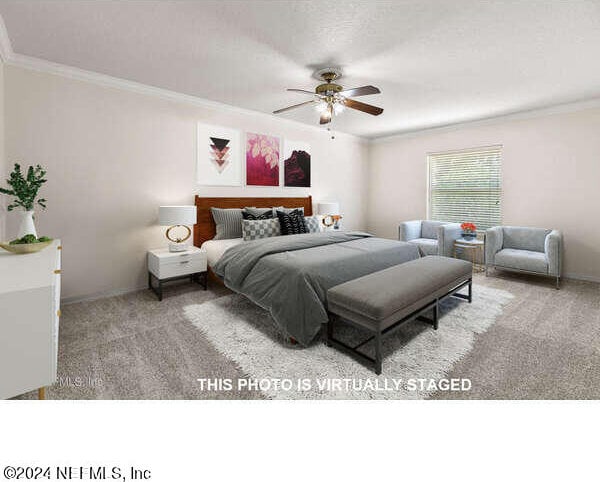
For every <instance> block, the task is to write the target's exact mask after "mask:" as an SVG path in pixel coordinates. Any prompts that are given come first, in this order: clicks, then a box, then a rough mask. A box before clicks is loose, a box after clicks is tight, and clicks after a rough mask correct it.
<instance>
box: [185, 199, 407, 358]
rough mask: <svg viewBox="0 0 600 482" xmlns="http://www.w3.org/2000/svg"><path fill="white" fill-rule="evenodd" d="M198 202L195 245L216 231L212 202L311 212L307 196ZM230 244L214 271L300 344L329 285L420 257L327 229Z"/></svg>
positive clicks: (317, 320) (316, 323)
mask: <svg viewBox="0 0 600 482" xmlns="http://www.w3.org/2000/svg"><path fill="white" fill-rule="evenodd" d="M196 206H198V224H197V225H196V227H195V233H197V234H196V236H195V244H196V245H197V246H200V245H203V243H205V242H206V241H209V240H210V239H211V238H212V237H213V236H214V233H215V227H214V222H213V220H212V216H211V215H210V207H244V206H256V207H272V206H284V207H299V206H302V207H304V211H305V214H306V215H311V214H312V200H311V198H310V197H307V198H201V197H196ZM210 224H212V229H211V226H210ZM232 244H233V245H232V246H229V247H228V248H226V249H225V250H224V251H223V252H222V253H221V254H220V257H219V259H218V260H216V259H213V265H212V267H211V270H212V272H213V273H214V275H215V276H216V277H218V278H219V279H220V280H222V281H223V282H224V284H225V286H227V287H228V288H229V289H231V290H233V291H235V292H237V293H240V294H242V295H244V296H246V297H247V298H249V299H250V300H251V301H253V302H254V303H256V304H257V305H259V306H261V307H262V308H264V309H265V310H268V311H269V312H270V314H271V316H272V317H273V319H274V320H275V322H276V323H277V325H278V327H279V329H280V330H281V332H282V333H283V334H284V335H285V336H287V337H289V338H291V339H294V340H296V341H297V342H299V343H300V344H301V345H304V346H306V345H308V344H310V342H311V341H312V340H313V339H315V337H317V335H318V334H319V333H320V331H321V327H322V326H323V324H324V323H327V321H328V317H327V311H326V303H327V299H326V294H327V290H328V289H329V288H331V287H333V286H336V285H338V284H341V283H344V282H346V281H349V280H353V279H356V278H360V277H361V276H364V275H367V274H370V273H373V272H375V271H379V270H382V269H385V268H388V267H390V266H394V265H397V264H401V263H404V262H406V261H411V260H413V259H416V258H418V257H419V251H418V248H417V247H416V246H414V245H412V244H409V243H404V242H400V241H395V240H389V239H381V238H376V237H373V236H371V235H369V234H367V233H361V232H339V231H326V232H323V233H314V234H297V235H289V236H276V237H272V238H264V239H257V240H254V241H242V242H237V243H232ZM209 246H210V245H209Z"/></svg>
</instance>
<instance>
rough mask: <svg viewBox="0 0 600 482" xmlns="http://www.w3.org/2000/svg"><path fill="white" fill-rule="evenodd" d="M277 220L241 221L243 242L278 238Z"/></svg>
mask: <svg viewBox="0 0 600 482" xmlns="http://www.w3.org/2000/svg"><path fill="white" fill-rule="evenodd" d="M280 235H281V228H280V225H279V219H277V218H270V219H244V220H242V236H243V238H244V241H252V240H253V239H262V238H271V237H273V236H280Z"/></svg>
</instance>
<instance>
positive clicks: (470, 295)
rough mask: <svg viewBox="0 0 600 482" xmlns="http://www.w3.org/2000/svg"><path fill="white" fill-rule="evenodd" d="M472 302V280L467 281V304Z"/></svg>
mask: <svg viewBox="0 0 600 482" xmlns="http://www.w3.org/2000/svg"><path fill="white" fill-rule="evenodd" d="M472 301H473V280H472V279H470V280H469V303H471V302H472Z"/></svg>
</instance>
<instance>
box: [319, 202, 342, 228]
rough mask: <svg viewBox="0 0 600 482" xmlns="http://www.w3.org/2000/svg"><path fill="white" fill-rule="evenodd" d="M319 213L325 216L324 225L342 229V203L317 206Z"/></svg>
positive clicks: (327, 203)
mask: <svg viewBox="0 0 600 482" xmlns="http://www.w3.org/2000/svg"><path fill="white" fill-rule="evenodd" d="M317 212H318V213H319V214H320V215H322V216H323V224H324V225H325V226H326V227H328V228H330V227H331V226H333V229H340V225H339V223H340V219H342V216H341V214H340V203H338V202H322V203H319V204H318V205H317Z"/></svg>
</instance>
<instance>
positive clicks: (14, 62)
mask: <svg viewBox="0 0 600 482" xmlns="http://www.w3.org/2000/svg"><path fill="white" fill-rule="evenodd" d="M6 63H7V65H11V66H15V67H20V68H23V69H28V70H34V71H37V72H42V73H48V74H54V75H59V76H61V77H66V78H69V79H74V80H79V81H83V82H90V83H93V84H96V85H100V86H102V87H109V88H114V89H119V90H125V91H128V92H133V93H137V94H143V95H147V96H153V97H157V98H160V99H163V100H168V101H172V102H179V103H185V104H188V105H194V106H197V107H203V108H206V109H211V110H217V111H227V112H231V113H235V114H242V115H248V116H253V117H257V116H258V117H262V118H264V119H269V120H271V121H273V120H277V121H278V122H279V123H281V124H283V125H288V126H291V127H294V128H296V129H303V130H305V131H310V132H313V133H315V132H318V133H320V134H323V135H328V132H327V131H326V130H324V129H323V128H322V127H319V126H312V125H310V124H304V123H302V122H298V121H295V120H292V119H284V118H281V117H276V116H274V115H273V114H268V113H266V112H260V111H256V110H251V109H244V108H242V107H236V106H233V105H230V104H224V103H221V102H217V101H213V100H208V99H204V98H202V97H196V96H194V95H189V94H182V93H180V92H175V91H172V90H168V89H163V88H161V87H154V86H151V85H147V84H142V83H140V82H135V81H132V80H125V79H121V78H118V77H112V76H110V75H105V74H100V73H98V72H93V71H90V70H84V69H79V68H77V67H71V66H68V65H64V64H58V63H56V62H51V61H48V60H43V59H38V58H36V57H30V56H27V55H21V54H17V53H13V54H12V56H11V57H10V58H9V60H8V61H7V62H6ZM334 132H335V136H336V138H337V137H347V138H350V139H354V140H357V141H359V142H364V143H368V142H369V140H368V139H367V138H365V137H360V136H356V135H353V134H348V133H345V132H340V131H334Z"/></svg>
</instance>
